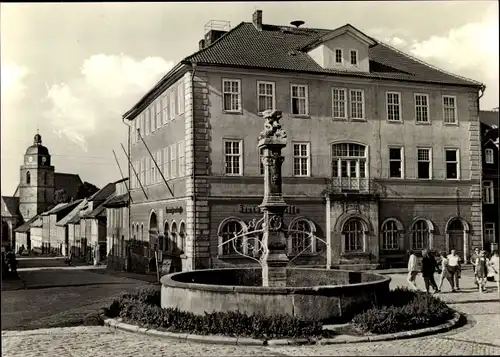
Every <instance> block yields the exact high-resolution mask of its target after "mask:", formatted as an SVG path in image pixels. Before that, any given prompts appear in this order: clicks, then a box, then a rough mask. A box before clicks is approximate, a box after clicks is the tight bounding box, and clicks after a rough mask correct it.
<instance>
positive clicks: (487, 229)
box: [484, 222, 495, 248]
mask: <svg viewBox="0 0 500 357" xmlns="http://www.w3.org/2000/svg"><path fill="white" fill-rule="evenodd" d="M484 241H485V243H486V242H488V243H494V242H495V223H493V222H486V223H485V224H484ZM487 248H488V247H487Z"/></svg>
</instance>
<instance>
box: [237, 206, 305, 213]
mask: <svg viewBox="0 0 500 357" xmlns="http://www.w3.org/2000/svg"><path fill="white" fill-rule="evenodd" d="M238 212H239V213H262V212H261V210H260V207H259V206H256V205H238ZM285 213H286V214H299V213H300V209H299V208H298V207H296V206H288V207H287V208H286V210H285Z"/></svg>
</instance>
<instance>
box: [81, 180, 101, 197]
mask: <svg viewBox="0 0 500 357" xmlns="http://www.w3.org/2000/svg"><path fill="white" fill-rule="evenodd" d="M97 191H99V188H98V187H97V186H96V185H93V184H91V183H90V182H87V181H85V182H84V183H82V184H81V185H80V186H79V187H78V190H77V191H76V199H77V200H78V199H80V198H87V197H90V196H92V195H93V194H94V193H96V192H97Z"/></svg>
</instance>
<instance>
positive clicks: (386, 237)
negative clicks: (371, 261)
mask: <svg viewBox="0 0 500 357" xmlns="http://www.w3.org/2000/svg"><path fill="white" fill-rule="evenodd" d="M381 231H382V250H398V249H399V229H398V226H397V224H396V221H394V220H388V221H386V222H385V223H384V224H383V225H382V230H381Z"/></svg>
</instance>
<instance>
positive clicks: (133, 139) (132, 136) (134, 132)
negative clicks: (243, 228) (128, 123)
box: [130, 120, 137, 144]
mask: <svg viewBox="0 0 500 357" xmlns="http://www.w3.org/2000/svg"><path fill="white" fill-rule="evenodd" d="M136 137H137V120H134V121H133V122H132V132H131V133H130V141H131V142H132V144H135V142H136V141H137V140H136Z"/></svg>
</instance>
